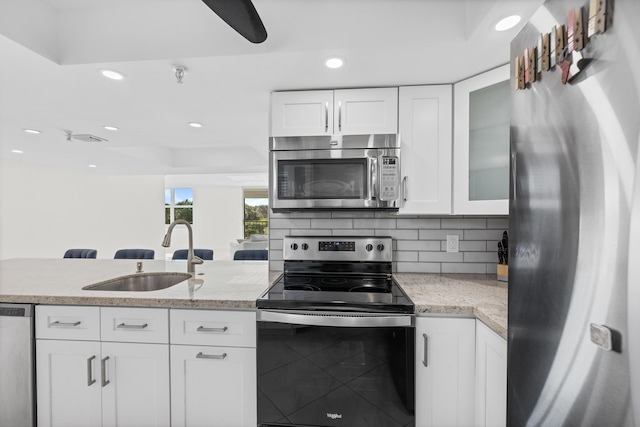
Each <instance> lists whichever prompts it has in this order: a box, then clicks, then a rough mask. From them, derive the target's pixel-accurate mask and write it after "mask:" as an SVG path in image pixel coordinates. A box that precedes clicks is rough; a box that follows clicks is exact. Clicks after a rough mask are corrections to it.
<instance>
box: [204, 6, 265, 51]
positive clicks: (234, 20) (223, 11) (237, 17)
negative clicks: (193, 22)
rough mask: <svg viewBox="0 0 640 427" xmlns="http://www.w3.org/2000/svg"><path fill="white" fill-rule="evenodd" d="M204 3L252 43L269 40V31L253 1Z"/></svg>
mask: <svg viewBox="0 0 640 427" xmlns="http://www.w3.org/2000/svg"><path fill="white" fill-rule="evenodd" d="M202 1H203V2H204V4H206V5H207V6H209V8H210V9H211V10H213V11H214V12H215V13H216V15H218V16H219V17H220V18H222V20H223V21H224V22H226V23H227V24H229V26H231V28H233V29H234V30H236V31H237V32H238V33H240V35H242V36H243V37H244V38H245V39H247V40H249V41H250V42H251V43H262V42H263V41H265V40H266V39H267V30H266V29H265V28H264V24H262V20H261V19H260V16H258V12H257V11H256V8H255V7H254V6H253V3H251V0H202Z"/></svg>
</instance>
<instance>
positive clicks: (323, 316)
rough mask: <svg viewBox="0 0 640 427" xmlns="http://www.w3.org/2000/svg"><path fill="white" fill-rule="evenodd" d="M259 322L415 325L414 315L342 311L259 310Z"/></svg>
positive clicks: (352, 325) (377, 325)
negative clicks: (363, 313) (360, 313)
mask: <svg viewBox="0 0 640 427" xmlns="http://www.w3.org/2000/svg"><path fill="white" fill-rule="evenodd" d="M257 319H258V321H259V322H276V323H287V324H295V325H308V326H334V327H347V328H377V327H398V326H405V327H406V326H413V316H412V315H410V314H401V315H370V314H369V315H358V314H351V313H350V314H346V313H341V312H304V313H301V312H290V311H287V312H283V311H271V310H258V316H257Z"/></svg>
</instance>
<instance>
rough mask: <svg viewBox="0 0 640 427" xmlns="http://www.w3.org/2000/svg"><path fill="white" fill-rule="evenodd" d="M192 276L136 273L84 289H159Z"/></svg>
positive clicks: (136, 290)
mask: <svg viewBox="0 0 640 427" xmlns="http://www.w3.org/2000/svg"><path fill="white" fill-rule="evenodd" d="M191 277H192V276H191V274H187V273H165V272H159V273H135V274H130V275H128V276H122V277H116V278H115V279H109V280H105V281H104V282H99V283H94V284H93V285H88V286H85V287H84V288H82V289H84V290H86V291H134V292H146V291H157V290H160V289H166V288H169V287H171V286H173V285H177V284H178V283H180V282H182V281H185V280H187V279H190V278H191Z"/></svg>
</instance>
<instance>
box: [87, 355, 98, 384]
mask: <svg viewBox="0 0 640 427" xmlns="http://www.w3.org/2000/svg"><path fill="white" fill-rule="evenodd" d="M95 358H96V357H95V356H91V357H90V358H88V359H87V387H91V386H92V385H93V384H94V383H95V382H96V380H95V379H94V378H93V369H92V368H93V361H94V360H95Z"/></svg>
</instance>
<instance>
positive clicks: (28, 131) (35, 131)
mask: <svg viewBox="0 0 640 427" xmlns="http://www.w3.org/2000/svg"><path fill="white" fill-rule="evenodd" d="M22 130H23V131H25V132H26V133H36V134H37V133H40V131H39V130H37V129H22Z"/></svg>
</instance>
